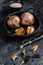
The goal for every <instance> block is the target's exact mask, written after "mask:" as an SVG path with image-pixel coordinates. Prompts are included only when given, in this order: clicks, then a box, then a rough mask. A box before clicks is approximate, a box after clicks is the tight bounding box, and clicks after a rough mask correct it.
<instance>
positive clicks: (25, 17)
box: [21, 12, 34, 25]
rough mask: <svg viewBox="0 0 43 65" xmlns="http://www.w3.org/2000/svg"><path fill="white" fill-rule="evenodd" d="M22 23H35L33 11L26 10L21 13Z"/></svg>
mask: <svg viewBox="0 0 43 65" xmlns="http://www.w3.org/2000/svg"><path fill="white" fill-rule="evenodd" d="M21 23H22V24H23V25H32V24H34V16H33V15H32V14H31V13H28V12H25V13H23V14H22V15H21Z"/></svg>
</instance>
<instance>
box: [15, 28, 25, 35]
mask: <svg viewBox="0 0 43 65" xmlns="http://www.w3.org/2000/svg"><path fill="white" fill-rule="evenodd" d="M15 34H16V35H24V34H25V30H24V28H23V27H20V28H18V29H16V30H15Z"/></svg>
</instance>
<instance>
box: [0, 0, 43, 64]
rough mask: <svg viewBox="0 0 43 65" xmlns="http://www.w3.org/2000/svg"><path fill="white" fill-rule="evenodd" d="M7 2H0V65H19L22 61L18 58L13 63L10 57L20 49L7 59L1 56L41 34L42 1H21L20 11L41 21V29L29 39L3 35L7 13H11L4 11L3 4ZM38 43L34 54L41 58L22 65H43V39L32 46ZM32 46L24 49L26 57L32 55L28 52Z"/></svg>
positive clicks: (42, 30)
mask: <svg viewBox="0 0 43 65" xmlns="http://www.w3.org/2000/svg"><path fill="white" fill-rule="evenodd" d="M9 1H10V0H6V1H5V0H0V65H14V64H15V65H20V62H21V61H22V60H23V59H22V58H21V57H20V58H19V59H18V60H16V61H15V62H13V61H12V60H11V59H10V55H12V54H15V53H19V52H20V51H21V49H19V50H17V51H15V52H14V51H13V52H12V53H10V54H9V56H7V57H5V55H3V54H4V53H5V52H7V51H10V50H12V49H14V48H16V46H18V45H19V44H21V43H23V42H25V41H29V40H30V39H31V38H34V37H36V36H37V35H39V34H43V0H35V1H34V0H25V1H23V3H24V7H23V8H22V9H21V10H20V11H24V10H25V11H26V10H28V11H29V12H31V13H34V14H35V15H36V16H37V17H38V18H39V19H40V21H41V28H40V30H39V31H38V32H37V33H36V34H35V35H32V36H31V37H23V38H20V37H19V38H18V37H13V38H12V37H8V36H7V35H6V33H5V29H4V20H5V18H6V16H7V15H8V14H9V13H11V12H13V11H10V10H9V11H10V12H9V11H6V9H7V8H6V6H5V4H6V3H8V2H9ZM7 10H8V9H7ZM39 43H40V45H39V49H38V50H37V51H36V52H35V53H39V54H40V55H41V58H37V59H32V60H31V61H29V62H27V64H23V65H31V64H32V65H43V39H41V40H40V41H39V42H35V43H34V44H39ZM34 44H33V45H34ZM33 45H30V46H27V47H25V49H26V50H27V53H26V55H32V54H34V53H32V52H30V51H29V49H30V48H31V47H32V46H33Z"/></svg>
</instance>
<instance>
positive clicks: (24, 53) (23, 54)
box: [20, 49, 26, 57]
mask: <svg viewBox="0 0 43 65" xmlns="http://www.w3.org/2000/svg"><path fill="white" fill-rule="evenodd" d="M20 55H21V57H23V56H25V55H26V50H25V49H24V50H23V51H21V54H20Z"/></svg>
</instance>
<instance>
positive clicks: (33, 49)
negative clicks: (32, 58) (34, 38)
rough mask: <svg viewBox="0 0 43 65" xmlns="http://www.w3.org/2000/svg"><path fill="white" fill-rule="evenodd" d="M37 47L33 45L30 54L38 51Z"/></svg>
mask: <svg viewBox="0 0 43 65" xmlns="http://www.w3.org/2000/svg"><path fill="white" fill-rule="evenodd" d="M38 47H39V45H34V46H33V47H32V48H31V51H32V52H35V51H36V50H37V49H38Z"/></svg>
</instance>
